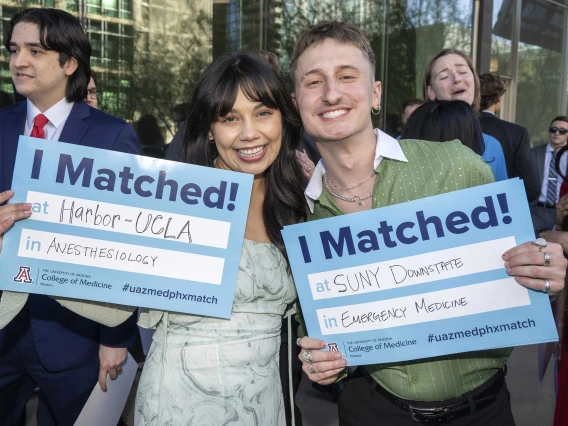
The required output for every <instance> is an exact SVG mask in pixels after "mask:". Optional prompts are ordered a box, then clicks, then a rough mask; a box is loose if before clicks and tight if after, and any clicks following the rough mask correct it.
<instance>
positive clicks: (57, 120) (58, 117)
mask: <svg viewBox="0 0 568 426" xmlns="http://www.w3.org/2000/svg"><path fill="white" fill-rule="evenodd" d="M26 105H27V119H28V128H29V129H31V128H32V125H33V122H34V119H35V118H36V116H37V115H38V114H41V113H42V112H41V111H40V110H39V108H38V107H36V106H35V105H34V104H33V103H32V102H31V101H30V100H29V99H28V100H27V102H26ZM72 109H73V102H67V99H65V98H63V99H61V100H60V101H59V102H57V103H56V104H55V105H53V106H51V107H50V108H48V109H47V110H46V111H45V112H43V115H45V116H46V117H47V119H48V120H49V122H50V123H51V124H52V125H53V127H55V128H56V129H58V128H59V126H61V124H62V123H64V122H65V121H66V120H67V117H69V114H70V113H71V110H72Z"/></svg>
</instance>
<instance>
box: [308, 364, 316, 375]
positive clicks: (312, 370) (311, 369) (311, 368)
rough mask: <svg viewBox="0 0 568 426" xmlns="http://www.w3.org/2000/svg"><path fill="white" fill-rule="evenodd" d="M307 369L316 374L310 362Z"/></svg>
mask: <svg viewBox="0 0 568 426" xmlns="http://www.w3.org/2000/svg"><path fill="white" fill-rule="evenodd" d="M308 370H309V372H310V374H318V372H317V371H316V370H314V368H313V366H312V364H310V366H309V367H308Z"/></svg>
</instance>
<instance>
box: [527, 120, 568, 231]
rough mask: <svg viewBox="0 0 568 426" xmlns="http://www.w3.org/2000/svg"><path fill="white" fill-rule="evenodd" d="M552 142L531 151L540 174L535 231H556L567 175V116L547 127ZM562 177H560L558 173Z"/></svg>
mask: <svg viewBox="0 0 568 426" xmlns="http://www.w3.org/2000/svg"><path fill="white" fill-rule="evenodd" d="M548 135H549V141H548V143H547V144H543V145H539V146H537V147H534V148H533V149H532V154H533V158H534V164H535V167H536V171H537V177H538V182H539V185H540V194H539V197H538V199H537V200H536V201H534V202H533V203H531V205H530V209H531V216H532V220H533V227H534V229H535V232H536V233H537V234H539V233H540V232H542V231H549V230H552V229H553V228H554V223H555V218H556V203H558V200H559V198H560V191H561V187H562V179H561V176H562V175H565V174H566V166H567V156H566V154H565V151H566V150H563V149H562V148H563V147H565V146H566V143H567V141H568V117H565V116H558V117H555V118H553V119H552V121H551V122H550V126H549V128H548ZM559 170H560V171H561V172H562V174H558V171H559Z"/></svg>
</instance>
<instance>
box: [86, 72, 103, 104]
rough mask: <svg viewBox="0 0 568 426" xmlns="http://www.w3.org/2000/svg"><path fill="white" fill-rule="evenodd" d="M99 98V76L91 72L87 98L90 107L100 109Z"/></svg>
mask: <svg viewBox="0 0 568 426" xmlns="http://www.w3.org/2000/svg"><path fill="white" fill-rule="evenodd" d="M99 96H100V92H99V91H98V90H97V75H96V74H95V72H94V71H91V78H90V79H89V85H88V86H87V96H86V97H85V102H86V103H87V104H88V105H89V106H92V107H93V108H97V109H98V108H99Z"/></svg>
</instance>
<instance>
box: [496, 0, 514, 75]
mask: <svg viewBox="0 0 568 426" xmlns="http://www.w3.org/2000/svg"><path fill="white" fill-rule="evenodd" d="M519 1H520V0H519ZM514 9H515V0H495V1H494V3H493V34H492V35H491V63H490V66H489V71H490V72H494V73H498V74H500V75H508V76H510V75H511V40H512V39H513V26H514V16H513V15H514Z"/></svg>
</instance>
